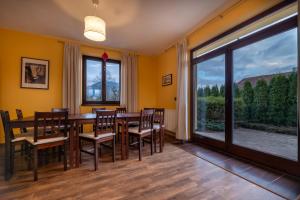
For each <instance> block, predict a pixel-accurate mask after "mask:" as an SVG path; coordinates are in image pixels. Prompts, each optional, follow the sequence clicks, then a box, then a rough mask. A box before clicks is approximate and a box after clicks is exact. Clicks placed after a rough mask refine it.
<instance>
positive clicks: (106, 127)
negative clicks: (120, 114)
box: [95, 110, 116, 137]
mask: <svg viewBox="0 0 300 200" xmlns="http://www.w3.org/2000/svg"><path fill="white" fill-rule="evenodd" d="M115 126H116V112H115V111H105V110H102V111H97V112H96V126H95V137H97V136H98V135H100V134H105V133H114V132H115Z"/></svg>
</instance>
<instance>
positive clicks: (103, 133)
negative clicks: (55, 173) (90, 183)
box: [79, 110, 116, 171]
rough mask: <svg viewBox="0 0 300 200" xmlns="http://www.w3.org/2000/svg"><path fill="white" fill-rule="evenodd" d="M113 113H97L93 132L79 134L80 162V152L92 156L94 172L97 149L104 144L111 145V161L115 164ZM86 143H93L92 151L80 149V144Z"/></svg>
mask: <svg viewBox="0 0 300 200" xmlns="http://www.w3.org/2000/svg"><path fill="white" fill-rule="evenodd" d="M115 123H116V112H115V111H104V110H102V111H97V112H96V125H95V130H94V132H91V133H81V134H79V148H80V162H81V152H84V153H87V154H90V155H93V156H94V166H95V171H96V170H97V169H98V162H99V158H98V157H99V155H98V148H99V147H100V145H101V144H102V143H104V142H111V143H112V160H113V162H115ZM83 141H87V142H91V143H93V146H94V151H93V152H90V151H87V150H84V149H83V148H82V142H83Z"/></svg>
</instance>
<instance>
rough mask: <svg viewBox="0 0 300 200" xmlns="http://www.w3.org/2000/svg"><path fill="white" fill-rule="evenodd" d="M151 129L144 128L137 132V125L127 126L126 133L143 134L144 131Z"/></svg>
mask: <svg viewBox="0 0 300 200" xmlns="http://www.w3.org/2000/svg"><path fill="white" fill-rule="evenodd" d="M151 131H152V129H145V130H142V131H141V132H139V127H132V128H129V129H128V133H133V134H140V135H141V134H144V133H149V132H151Z"/></svg>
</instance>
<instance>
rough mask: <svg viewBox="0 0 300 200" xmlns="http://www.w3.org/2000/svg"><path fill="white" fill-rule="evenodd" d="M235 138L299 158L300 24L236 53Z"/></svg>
mask: <svg viewBox="0 0 300 200" xmlns="http://www.w3.org/2000/svg"><path fill="white" fill-rule="evenodd" d="M233 72H234V73H233V74H234V76H233V80H234V130H233V143H234V144H237V145H240V146H244V147H247V148H251V149H255V150H258V151H262V152H265V153H269V154H273V155H277V156H281V157H285V158H288V159H293V160H297V156H298V155H297V151H298V150H297V140H298V138H297V29H296V28H295V29H292V30H289V31H286V32H283V33H280V34H277V35H275V36H272V37H270V38H267V39H264V40H261V41H258V42H256V43H253V44H250V45H248V46H245V47H242V48H240V49H237V50H235V51H234V52H233Z"/></svg>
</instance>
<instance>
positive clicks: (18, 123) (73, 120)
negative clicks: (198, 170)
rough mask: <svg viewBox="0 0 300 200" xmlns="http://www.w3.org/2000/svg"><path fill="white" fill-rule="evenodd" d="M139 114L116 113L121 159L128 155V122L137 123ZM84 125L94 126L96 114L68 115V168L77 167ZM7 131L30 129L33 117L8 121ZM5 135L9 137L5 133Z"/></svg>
mask: <svg viewBox="0 0 300 200" xmlns="http://www.w3.org/2000/svg"><path fill="white" fill-rule="evenodd" d="M139 119H140V113H139V112H127V113H117V115H116V123H117V124H120V125H121V127H122V128H121V159H122V160H125V159H128V155H129V153H128V152H129V150H128V148H129V137H128V124H129V122H133V121H139ZM84 124H96V114H95V113H83V114H69V115H68V125H69V127H70V129H69V158H68V161H69V162H68V163H69V168H78V167H79V156H80V149H79V133H80V128H79V127H80V126H81V125H84ZM8 125H9V129H8V130H10V131H12V130H13V129H14V128H30V127H34V116H29V117H24V118H22V119H13V120H10V121H9V123H8ZM5 135H10V134H9V133H6V134H5ZM8 141H10V140H6V142H5V157H6V159H5V160H6V161H5V175H6V176H5V178H6V179H9V178H10V177H11V176H12V172H11V170H10V168H11V164H12V163H11V162H10V156H11V146H10V142H8Z"/></svg>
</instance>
